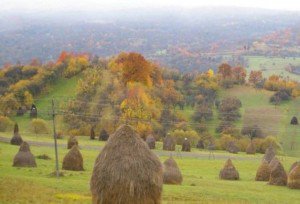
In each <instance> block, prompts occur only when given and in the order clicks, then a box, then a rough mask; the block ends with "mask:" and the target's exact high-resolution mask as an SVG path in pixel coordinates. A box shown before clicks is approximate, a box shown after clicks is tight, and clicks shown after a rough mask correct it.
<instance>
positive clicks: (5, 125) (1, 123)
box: [0, 116, 14, 132]
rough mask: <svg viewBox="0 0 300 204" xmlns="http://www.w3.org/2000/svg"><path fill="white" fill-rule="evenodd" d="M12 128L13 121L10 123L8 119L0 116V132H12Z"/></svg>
mask: <svg viewBox="0 0 300 204" xmlns="http://www.w3.org/2000/svg"><path fill="white" fill-rule="evenodd" d="M13 127H14V123H13V121H11V120H10V119H9V118H8V117H5V116H0V132H5V131H9V130H12V129H13Z"/></svg>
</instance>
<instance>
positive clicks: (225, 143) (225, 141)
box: [219, 134, 235, 150]
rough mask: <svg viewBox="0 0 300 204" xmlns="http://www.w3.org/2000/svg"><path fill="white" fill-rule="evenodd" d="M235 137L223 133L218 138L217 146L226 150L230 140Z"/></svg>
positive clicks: (232, 140)
mask: <svg viewBox="0 0 300 204" xmlns="http://www.w3.org/2000/svg"><path fill="white" fill-rule="evenodd" d="M234 141H235V139H234V138H233V137H232V136H231V135H227V134H223V135H222V136H221V138H220V139H219V146H220V148H221V149H222V150H226V149H227V146H228V144H229V143H230V142H234Z"/></svg>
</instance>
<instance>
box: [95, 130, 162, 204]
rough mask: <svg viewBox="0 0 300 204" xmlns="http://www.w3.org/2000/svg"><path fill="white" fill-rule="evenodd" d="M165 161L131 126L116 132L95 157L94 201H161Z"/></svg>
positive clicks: (133, 202) (97, 203)
mask: <svg viewBox="0 0 300 204" xmlns="http://www.w3.org/2000/svg"><path fill="white" fill-rule="evenodd" d="M162 184H163V178H162V165H161V163H160V161H159V159H158V157H157V156H156V155H155V154H154V153H153V152H152V151H151V150H150V149H149V148H148V147H147V144H146V143H145V142H144V141H143V140H142V138H141V137H140V136H139V135H138V134H137V133H136V132H135V131H134V130H133V129H132V127H131V126H128V125H122V126H121V127H119V128H118V129H117V131H116V132H115V133H114V134H112V135H111V136H110V138H109V140H108V142H107V144H106V145H105V146H104V148H103V149H102V151H101V153H100V154H99V156H98V157H97V159H96V161H95V166H94V170H93V175H92V178H91V192H92V198H93V203H94V204H100V203H101V204H105V203H122V204H140V203H147V204H148V203H149V204H152V203H153V204H154V203H161V193H162Z"/></svg>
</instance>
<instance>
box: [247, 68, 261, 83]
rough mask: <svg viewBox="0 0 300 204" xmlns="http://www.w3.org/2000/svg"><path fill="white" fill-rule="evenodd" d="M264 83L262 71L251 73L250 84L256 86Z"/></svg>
mask: <svg viewBox="0 0 300 204" xmlns="http://www.w3.org/2000/svg"><path fill="white" fill-rule="evenodd" d="M261 81H263V76H262V72H261V71H251V72H250V75H249V82H250V83H252V84H254V85H256V84H257V83H259V82H261Z"/></svg>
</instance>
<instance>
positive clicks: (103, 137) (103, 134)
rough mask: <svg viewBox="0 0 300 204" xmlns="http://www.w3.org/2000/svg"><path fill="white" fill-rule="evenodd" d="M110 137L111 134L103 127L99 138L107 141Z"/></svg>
mask: <svg viewBox="0 0 300 204" xmlns="http://www.w3.org/2000/svg"><path fill="white" fill-rule="evenodd" d="M108 138H109V134H108V133H107V132H106V130H104V129H103V130H102V131H101V132H100V135H99V140H100V141H107V140H108Z"/></svg>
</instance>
